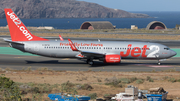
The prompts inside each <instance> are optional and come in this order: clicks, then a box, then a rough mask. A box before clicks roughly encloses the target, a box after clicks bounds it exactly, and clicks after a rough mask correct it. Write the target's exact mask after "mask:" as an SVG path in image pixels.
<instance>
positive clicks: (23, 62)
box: [0, 55, 180, 72]
mask: <svg viewBox="0 0 180 101" xmlns="http://www.w3.org/2000/svg"><path fill="white" fill-rule="evenodd" d="M179 60H180V58H171V59H168V60H166V61H162V62H161V65H157V61H154V60H153V61H151V60H122V62H121V63H119V64H104V63H103V62H99V61H95V64H94V65H93V66H90V65H88V64H86V62H85V61H82V60H77V59H68V58H62V59H56V58H55V59H54V58H46V57H41V56H22V55H1V58H0V67H1V68H3V69H6V68H12V69H16V70H22V69H27V68H31V69H33V70H37V69H39V68H48V69H50V70H55V71H88V70H92V71H125V72H128V71H163V70H169V69H175V70H177V71H180V63H179Z"/></svg>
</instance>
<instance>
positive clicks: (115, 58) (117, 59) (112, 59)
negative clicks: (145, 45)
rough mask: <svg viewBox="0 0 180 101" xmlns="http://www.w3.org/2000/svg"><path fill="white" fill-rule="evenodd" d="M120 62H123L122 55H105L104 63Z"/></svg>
mask: <svg viewBox="0 0 180 101" xmlns="http://www.w3.org/2000/svg"><path fill="white" fill-rule="evenodd" d="M120 62H121V56H120V55H118V54H113V55H105V58H104V63H120Z"/></svg>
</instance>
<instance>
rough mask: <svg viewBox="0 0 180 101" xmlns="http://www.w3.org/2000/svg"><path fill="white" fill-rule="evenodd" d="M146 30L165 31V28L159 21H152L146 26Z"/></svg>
mask: <svg viewBox="0 0 180 101" xmlns="http://www.w3.org/2000/svg"><path fill="white" fill-rule="evenodd" d="M146 29H147V30H149V29H167V27H166V25H165V24H164V23H162V22H160V21H152V22H150V23H149V24H148V25H147V27H146Z"/></svg>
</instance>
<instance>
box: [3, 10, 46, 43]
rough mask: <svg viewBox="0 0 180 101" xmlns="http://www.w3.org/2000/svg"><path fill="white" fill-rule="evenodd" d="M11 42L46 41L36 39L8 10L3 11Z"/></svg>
mask: <svg viewBox="0 0 180 101" xmlns="http://www.w3.org/2000/svg"><path fill="white" fill-rule="evenodd" d="M4 11H5V15H6V19H7V22H8V27H9V32H10V34H11V39H12V41H48V39H44V38H40V37H37V36H35V35H33V34H31V32H30V31H29V30H28V29H27V28H26V26H25V25H24V24H23V23H22V21H21V20H20V19H19V18H18V17H17V15H16V14H15V13H14V12H13V11H12V10H11V9H10V8H6V9H4Z"/></svg>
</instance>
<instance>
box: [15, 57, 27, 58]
mask: <svg viewBox="0 0 180 101" xmlns="http://www.w3.org/2000/svg"><path fill="white" fill-rule="evenodd" d="M14 58H27V57H14Z"/></svg>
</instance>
